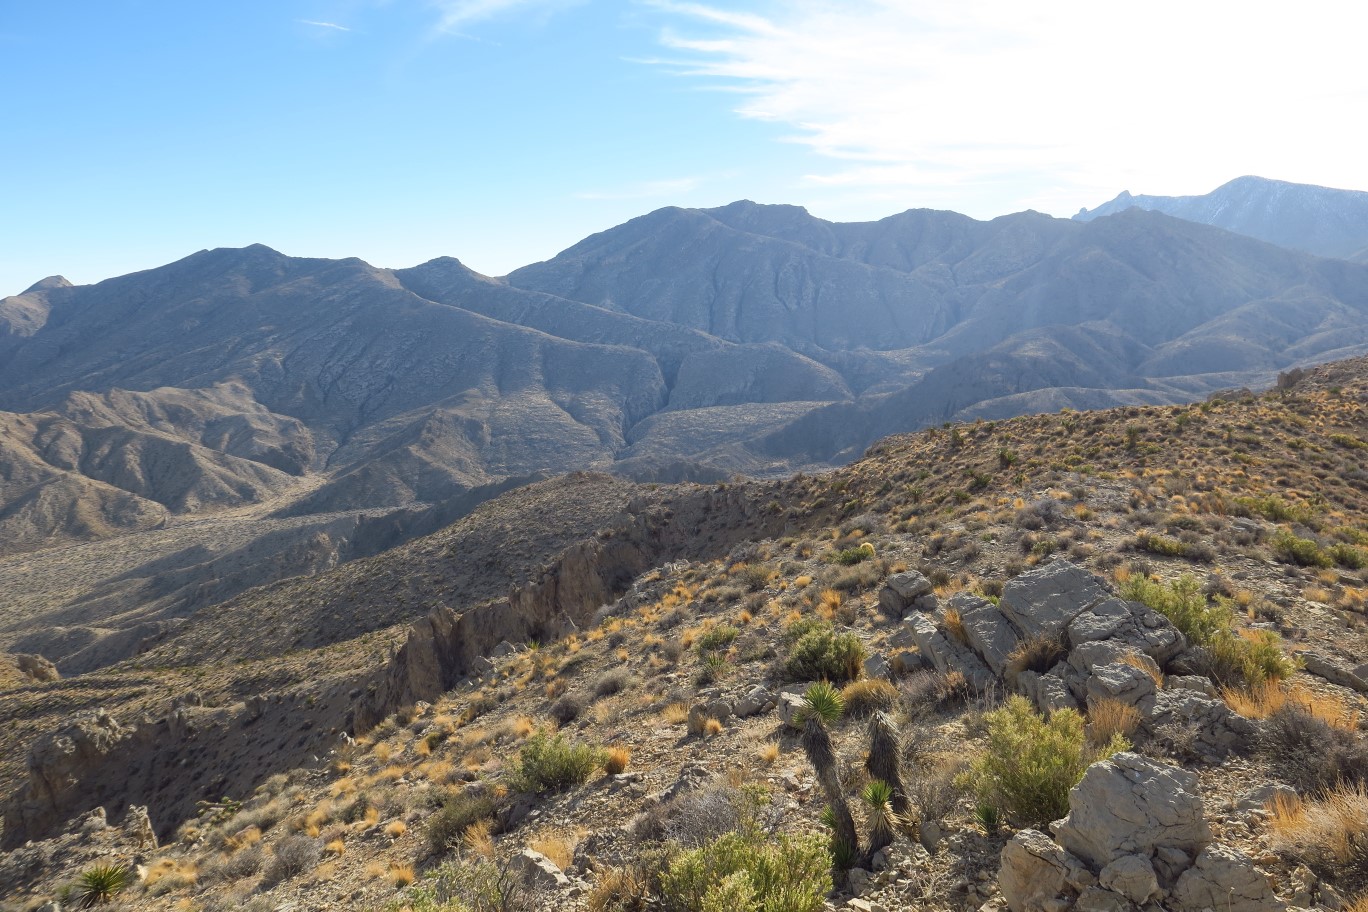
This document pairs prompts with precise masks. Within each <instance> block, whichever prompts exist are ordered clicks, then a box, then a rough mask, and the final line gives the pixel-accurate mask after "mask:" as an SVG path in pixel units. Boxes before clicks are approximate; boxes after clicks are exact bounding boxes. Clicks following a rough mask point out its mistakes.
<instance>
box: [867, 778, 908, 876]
mask: <svg viewBox="0 0 1368 912" xmlns="http://www.w3.org/2000/svg"><path fill="white" fill-rule="evenodd" d="M860 798H861V800H863V801H864V803H865V805H866V806H867V808H868V813H869V845H868V847H867V848H866V849H865V857H866V858H867V859H869V860H870V861H872V860H873V858H874V856H875V854H877V853H878V852H879V850H880V849H882V848H884V847H885V846H888V845H892V843H893V833H894V830H895V829H896V828H897V826H898V824H899V823H900V820H899V818H898V815H897V814H896V813H895V812H894V811H893V786H891V785H889V784H888V783H887V782H884V781H883V780H882V779H873V780H870V782H869V783H868V784H866V785H865V787H864V790H863V791H862V792H860Z"/></svg>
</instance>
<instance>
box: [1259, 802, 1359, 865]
mask: <svg viewBox="0 0 1368 912" xmlns="http://www.w3.org/2000/svg"><path fill="white" fill-rule="evenodd" d="M1269 829H1270V830H1271V832H1272V836H1273V840H1272V841H1273V846H1274V847H1275V848H1276V849H1277V850H1278V851H1280V852H1283V853H1285V854H1288V855H1291V856H1292V857H1294V858H1298V859H1300V860H1302V861H1305V862H1306V863H1307V864H1309V865H1311V867H1312V868H1314V869H1316V870H1317V871H1319V872H1320V873H1321V874H1322V875H1343V874H1346V873H1348V874H1353V875H1359V876H1362V875H1364V874H1368V788H1365V786H1364V784H1363V783H1361V782H1360V783H1357V784H1355V785H1339V786H1336V787H1334V788H1331V789H1329V790H1328V791H1326V792H1323V793H1321V794H1320V795H1318V796H1317V797H1316V798H1313V799H1310V800H1298V799H1296V798H1293V799H1290V800H1280V801H1276V802H1274V804H1273V806H1272V808H1271V818H1270V820H1269Z"/></svg>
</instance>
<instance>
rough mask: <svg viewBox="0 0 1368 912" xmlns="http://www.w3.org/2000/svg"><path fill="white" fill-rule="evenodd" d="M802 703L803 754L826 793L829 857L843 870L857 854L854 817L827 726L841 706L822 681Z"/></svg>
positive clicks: (833, 690) (836, 692) (833, 691)
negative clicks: (828, 812) (828, 818)
mask: <svg viewBox="0 0 1368 912" xmlns="http://www.w3.org/2000/svg"><path fill="white" fill-rule="evenodd" d="M803 703H804V705H803V712H802V714H801V719H802V726H803V736H802V743H803V753H805V754H807V758H808V762H809V763H811V764H812V770H813V772H815V773H816V774H817V781H818V782H820V783H821V784H822V791H823V792H825V793H826V796H827V803H828V805H829V807H830V810H831V828H832V831H833V835H832V849H833V858H834V859H835V863H836V867H837V869H838V870H844V869H845V867H849V864H846V865H844V867H843V865H842V863H843V861H844V860H845V859H847V858H849V859H850V860H851V861H853V860H854V859H856V858H858V857H859V855H860V837H859V835H858V834H857V833H856V832H855V818H854V817H852V816H851V815H850V805H849V804H848V803H847V802H846V797H845V787H844V786H843V785H842V783H841V767H840V762H839V761H838V760H837V757H836V749H835V748H834V747H833V746H832V744H831V734H830V733H829V732H828V731H827V725H828V724H829V723H830V722H835V721H836V720H837V719H839V718H840V717H841V713H842V711H844V709H845V704H844V702H843V701H842V700H841V692H840V691H839V690H837V689H836V688H835V687H832V686H831V685H830V684H828V683H826V682H825V681H819V682H818V683H816V684H813V685H812V686H811V687H809V688H808V689H807V693H805V694H804V695H803Z"/></svg>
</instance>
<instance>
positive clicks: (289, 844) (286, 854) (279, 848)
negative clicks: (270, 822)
mask: <svg viewBox="0 0 1368 912" xmlns="http://www.w3.org/2000/svg"><path fill="white" fill-rule="evenodd" d="M322 857H323V844H322V843H321V842H320V841H319V840H317V839H312V838H310V837H308V836H304V835H302V834H295V835H293V836H286V837H285V838H284V839H282V840H280V841H279V842H277V843H276V844H275V855H274V856H273V857H272V858H271V863H270V864H269V865H267V867H266V873H265V874H263V875H262V877H261V882H262V885H263V886H275V885H276V884H278V883H282V882H284V881H287V880H289V879H290V878H291V877H296V876H298V875H300V874H303V873H304V872H305V871H308V870H310V869H311V868H313V866H314V865H316V864H318V860H319V859H320V858H322Z"/></svg>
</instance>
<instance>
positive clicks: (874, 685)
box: [841, 678, 901, 719]
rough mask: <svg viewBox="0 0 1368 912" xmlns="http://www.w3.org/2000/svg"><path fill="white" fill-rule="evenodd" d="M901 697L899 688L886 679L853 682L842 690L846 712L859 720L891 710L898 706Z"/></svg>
mask: <svg viewBox="0 0 1368 912" xmlns="http://www.w3.org/2000/svg"><path fill="white" fill-rule="evenodd" d="M900 696H901V694H899V692H898V688H896V687H894V686H893V685H892V684H891V683H889V682H888V681H887V680H885V679H884V678H867V679H865V680H862V681H852V682H851V683H849V684H847V685H846V686H845V687H843V688H841V699H842V700H843V701H844V702H845V711H846V712H847V713H848V714H849V715H851V716H854V717H855V718H857V719H863V718H864V717H866V716H872V715H874V713H876V712H887V711H888V710H891V709H892V708H893V707H894V706H896V705H897V703H898V698H899V697H900Z"/></svg>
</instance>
